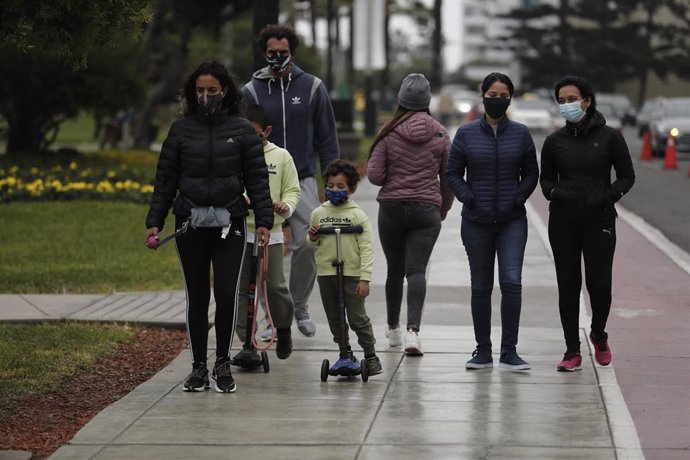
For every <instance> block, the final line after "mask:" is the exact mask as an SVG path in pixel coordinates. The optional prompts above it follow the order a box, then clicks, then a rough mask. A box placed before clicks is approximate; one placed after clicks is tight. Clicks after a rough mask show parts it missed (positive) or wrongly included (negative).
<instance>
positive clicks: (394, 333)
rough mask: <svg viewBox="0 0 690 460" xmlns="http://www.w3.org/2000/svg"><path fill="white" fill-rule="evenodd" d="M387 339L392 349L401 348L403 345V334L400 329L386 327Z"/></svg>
mask: <svg viewBox="0 0 690 460" xmlns="http://www.w3.org/2000/svg"><path fill="white" fill-rule="evenodd" d="M386 338H387V339H388V345H390V346H391V347H399V346H400V345H402V344H403V333H402V330H400V328H399V327H396V328H395V329H391V328H389V327H388V326H387V325H386Z"/></svg>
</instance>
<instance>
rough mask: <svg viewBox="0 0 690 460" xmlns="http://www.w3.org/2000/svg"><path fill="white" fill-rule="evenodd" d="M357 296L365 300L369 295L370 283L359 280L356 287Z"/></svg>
mask: <svg viewBox="0 0 690 460" xmlns="http://www.w3.org/2000/svg"><path fill="white" fill-rule="evenodd" d="M355 294H357V295H358V296H359V298H360V299H363V298H365V297H366V296H368V295H369V281H364V280H359V283H357V287H355Z"/></svg>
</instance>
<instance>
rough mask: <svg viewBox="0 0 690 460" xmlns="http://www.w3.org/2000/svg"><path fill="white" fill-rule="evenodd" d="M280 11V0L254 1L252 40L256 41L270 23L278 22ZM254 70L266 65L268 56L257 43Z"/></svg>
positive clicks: (254, 46)
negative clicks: (266, 56)
mask: <svg viewBox="0 0 690 460" xmlns="http://www.w3.org/2000/svg"><path fill="white" fill-rule="evenodd" d="M279 12H280V7H279V1H278V0H256V1H255V2H254V20H253V24H252V32H253V37H252V42H253V43H256V39H257V38H258V37H259V32H261V29H263V28H264V26H267V25H268V24H277V23H278V13H279ZM252 49H253V50H254V54H253V69H252V70H253V71H257V70H259V69H260V68H262V67H264V66H265V65H266V58H265V56H264V53H263V50H260V49H259V47H258V46H257V45H253V46H252Z"/></svg>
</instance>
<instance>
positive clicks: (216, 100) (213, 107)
mask: <svg viewBox="0 0 690 460" xmlns="http://www.w3.org/2000/svg"><path fill="white" fill-rule="evenodd" d="M197 102H199V112H200V113H201V114H202V115H204V116H210V115H213V114H214V113H216V111H218V109H220V107H221V106H222V105H223V93H218V94H214V95H210V94H206V93H204V94H200V95H197Z"/></svg>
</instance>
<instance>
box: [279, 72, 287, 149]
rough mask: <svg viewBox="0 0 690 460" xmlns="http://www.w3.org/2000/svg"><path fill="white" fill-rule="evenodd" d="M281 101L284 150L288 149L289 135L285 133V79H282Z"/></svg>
mask: <svg viewBox="0 0 690 460" xmlns="http://www.w3.org/2000/svg"><path fill="white" fill-rule="evenodd" d="M280 101H281V102H282V104H283V148H284V149H287V133H286V132H285V129H286V128H285V87H284V86H283V79H282V78H281V79H280Z"/></svg>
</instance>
